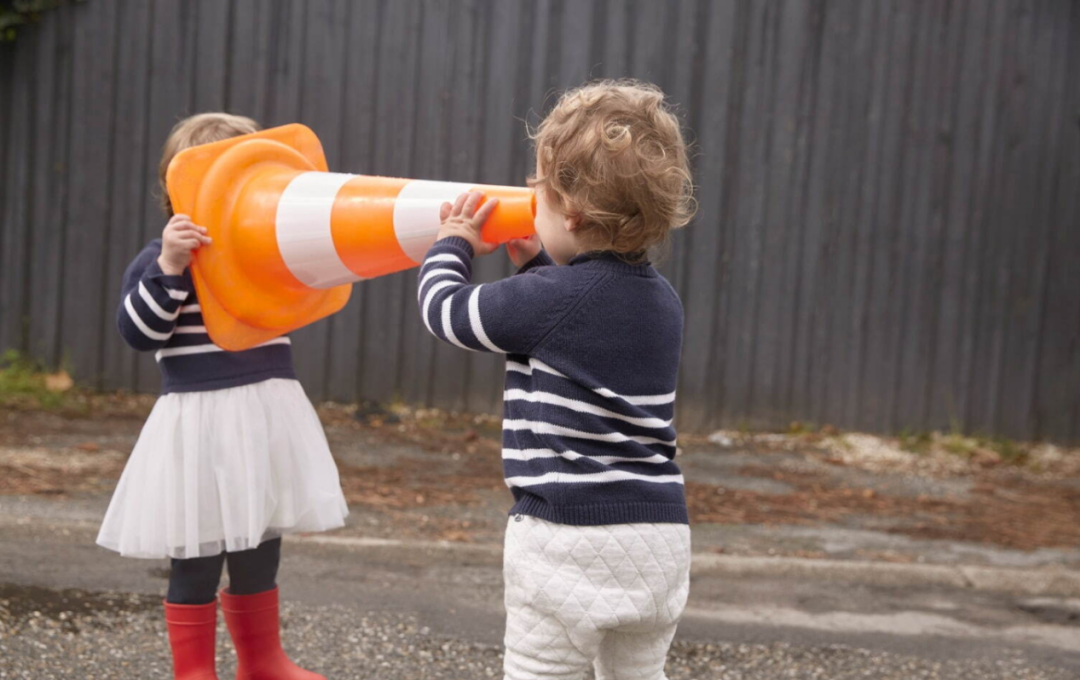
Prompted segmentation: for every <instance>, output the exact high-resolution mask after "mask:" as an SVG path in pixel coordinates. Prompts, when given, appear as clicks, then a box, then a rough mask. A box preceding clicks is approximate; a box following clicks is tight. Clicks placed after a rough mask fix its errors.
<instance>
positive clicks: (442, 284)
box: [422, 281, 460, 335]
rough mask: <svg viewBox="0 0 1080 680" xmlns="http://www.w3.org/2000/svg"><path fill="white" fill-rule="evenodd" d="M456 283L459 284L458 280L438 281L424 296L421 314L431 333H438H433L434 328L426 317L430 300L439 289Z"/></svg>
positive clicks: (429, 307)
mask: <svg viewBox="0 0 1080 680" xmlns="http://www.w3.org/2000/svg"><path fill="white" fill-rule="evenodd" d="M457 285H460V284H459V283H458V282H456V281H439V282H438V283H436V284H435V285H434V286H432V287H431V290H429V291H428V294H427V296H426V297H425V298H424V309H423V315H422V316H423V317H424V325H425V326H427V329H428V332H429V333H431V334H433V335H438V334H437V333H435V330H434V329H433V328H432V327H431V319H429V318H428V310H430V309H431V301H432V300H433V299H434V298H435V293H438V292H439V291H440V290H442V289H443V288H446V287H447V286H457Z"/></svg>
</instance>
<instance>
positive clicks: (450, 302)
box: [417, 237, 573, 354]
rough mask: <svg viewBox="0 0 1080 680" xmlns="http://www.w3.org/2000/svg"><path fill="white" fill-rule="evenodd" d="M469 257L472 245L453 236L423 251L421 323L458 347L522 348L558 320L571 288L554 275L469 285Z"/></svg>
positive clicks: (510, 351)
mask: <svg viewBox="0 0 1080 680" xmlns="http://www.w3.org/2000/svg"><path fill="white" fill-rule="evenodd" d="M472 258H473V249H472V246H471V245H469V242H468V241H466V240H465V239H462V238H458V237H451V238H446V239H443V240H441V241H439V242H438V243H436V244H435V245H434V246H432V248H431V250H429V251H428V254H427V257H426V258H425V260H424V264H423V266H422V267H421V268H420V285H419V286H418V288H419V294H418V299H417V302H418V303H419V305H420V314H421V317H422V318H423V320H424V325H425V326H426V327H427V329H428V330H429V331H430V332H431V333H432V334H433V335H434V336H435V337H437V338H439V339H440V340H443V341H445V342H448V343H450V344H452V345H456V346H457V347H461V348H462V349H468V350H473V351H478V352H499V353H502V354H528V353H529V351H530V350H532V348H533V347H535V346H536V345H537V344H538V343H539V342H540V341H541V340H542V339H543V338H544V337H546V336H547V334H548V332H549V331H550V330H551V329H552V328H554V326H555V325H556V324H557V323H558V322H559V320H560V319H561V317H562V316H563V313H564V312H565V311H566V310H567V309H568V306H569V305H570V304H571V302H572V301H573V295H572V293H570V292H569V291H567V288H566V286H565V285H564V284H562V283H560V281H559V280H558V277H556V276H550V275H549V276H544V275H542V274H541V271H539V270H536V271H530V272H529V275H527V276H512V277H510V278H508V279H502V280H501V281H496V282H494V283H486V284H481V285H473V284H472ZM524 269H525V268H523V270H524Z"/></svg>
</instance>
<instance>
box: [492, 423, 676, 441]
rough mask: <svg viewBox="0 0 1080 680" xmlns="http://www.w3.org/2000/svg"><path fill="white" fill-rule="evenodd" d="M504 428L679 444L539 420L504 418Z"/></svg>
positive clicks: (596, 438) (612, 439)
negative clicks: (578, 428)
mask: <svg viewBox="0 0 1080 680" xmlns="http://www.w3.org/2000/svg"><path fill="white" fill-rule="evenodd" d="M503 430H511V431H512V430H528V431H530V432H532V433H534V434H550V435H555V436H558V437H572V438H574V439H591V440H594V441H600V442H637V443H638V444H646V445H647V444H661V445H663V446H676V444H677V441H676V440H671V441H664V440H663V439H657V438H655V437H637V436H630V435H625V434H623V433H622V432H583V431H582V430H575V429H573V428H570V427H563V426H561V425H553V424H552V423H545V422H542V421H537V420H504V421H503Z"/></svg>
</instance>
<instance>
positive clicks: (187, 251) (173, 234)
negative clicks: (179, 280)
mask: <svg viewBox="0 0 1080 680" xmlns="http://www.w3.org/2000/svg"><path fill="white" fill-rule="evenodd" d="M209 243H210V237H209V236H207V235H206V229H204V228H203V227H200V226H198V225H196V224H195V223H194V222H192V221H191V218H190V217H188V216H187V215H173V216H172V219H171V220H169V223H168V224H166V225H165V231H163V232H162V233H161V255H159V256H158V265H159V266H160V267H161V271H162V272H164V273H165V274H166V275H167V276H180V275H181V274H183V273H184V270H185V269H187V267H188V265H189V264H191V254H192V253H193V252H194V251H195V250H197V249H198V248H199V246H201V245H203V244H209Z"/></svg>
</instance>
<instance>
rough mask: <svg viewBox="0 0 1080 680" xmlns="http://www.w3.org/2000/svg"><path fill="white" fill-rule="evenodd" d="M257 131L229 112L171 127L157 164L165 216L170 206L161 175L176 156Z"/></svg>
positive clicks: (196, 117) (170, 211)
mask: <svg viewBox="0 0 1080 680" xmlns="http://www.w3.org/2000/svg"><path fill="white" fill-rule="evenodd" d="M261 129H262V128H261V127H260V126H259V124H258V123H256V122H255V121H253V120H252V119H250V118H245V117H244V116H234V115H232V114H231V113H199V114H196V115H194V116H190V117H188V118H185V119H184V120H182V121H180V122H179V123H177V124H176V125H175V126H173V129H172V132H170V133H169V138H168V139H166V140H165V146H164V148H162V150H161V163H159V164H158V182H159V183H160V185H161V207H162V209H163V210H165V214H167V215H169V216H170V217H171V216H172V214H173V209H172V203H170V202H169V189H168V187H166V186H165V173H166V172H167V171H168V169H169V163H171V162H172V159H173V157H174V156H176V154H178V153H180V152H181V151H183V150H184V149H187V148H190V147H193V146H198V145H199V144H209V143H210V142H219V141H221V140H223V139H229V138H230V137H239V136H240V135H246V134H250V133H252V132H258V131H259V130H261Z"/></svg>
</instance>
